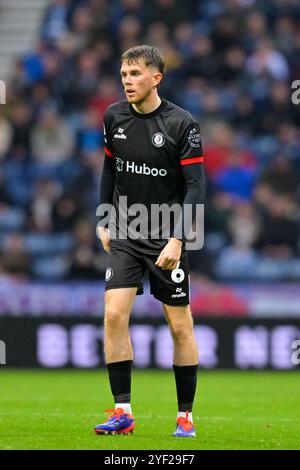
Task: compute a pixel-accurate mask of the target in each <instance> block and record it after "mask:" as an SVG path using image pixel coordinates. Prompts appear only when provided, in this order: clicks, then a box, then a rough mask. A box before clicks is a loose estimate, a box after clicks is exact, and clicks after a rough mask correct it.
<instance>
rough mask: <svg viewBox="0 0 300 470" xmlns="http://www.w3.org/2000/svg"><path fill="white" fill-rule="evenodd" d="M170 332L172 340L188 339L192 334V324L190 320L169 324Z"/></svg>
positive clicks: (181, 340) (183, 340)
mask: <svg viewBox="0 0 300 470" xmlns="http://www.w3.org/2000/svg"><path fill="white" fill-rule="evenodd" d="M171 333H172V337H173V339H174V341H176V342H185V341H190V340H191V338H192V336H193V324H192V322H190V321H187V322H185V323H182V322H178V323H173V324H171Z"/></svg>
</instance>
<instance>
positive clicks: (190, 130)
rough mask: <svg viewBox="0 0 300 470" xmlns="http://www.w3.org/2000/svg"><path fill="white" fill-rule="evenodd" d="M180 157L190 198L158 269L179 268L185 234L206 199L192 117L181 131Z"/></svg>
mask: <svg viewBox="0 0 300 470" xmlns="http://www.w3.org/2000/svg"><path fill="white" fill-rule="evenodd" d="M180 136H181V137H180V142H179V157H180V164H181V168H182V172H183V175H184V178H185V182H186V195H185V198H184V201H183V204H182V210H181V217H180V219H179V220H178V222H177V224H176V226H175V228H174V231H173V233H172V234H171V238H170V240H169V241H168V243H167V244H166V246H165V247H164V249H163V250H162V251H161V253H160V255H159V257H158V258H157V260H156V263H155V264H156V266H158V267H160V268H162V269H163V270H171V269H175V268H176V267H177V264H178V261H179V259H180V257H181V250H182V243H183V241H184V240H185V234H189V233H190V230H191V229H192V225H193V222H194V221H195V217H196V208H197V205H198V204H202V203H203V201H204V196H205V175H204V169H203V161H204V160H203V151H202V144H201V136H200V128H199V124H198V123H197V122H196V121H194V120H193V119H192V118H191V119H190V120H189V121H188V122H186V123H185V124H184V126H183V130H182V131H181V132H180ZM188 205H191V208H192V218H190V219H189V218H188V217H186V208H187V206H188Z"/></svg>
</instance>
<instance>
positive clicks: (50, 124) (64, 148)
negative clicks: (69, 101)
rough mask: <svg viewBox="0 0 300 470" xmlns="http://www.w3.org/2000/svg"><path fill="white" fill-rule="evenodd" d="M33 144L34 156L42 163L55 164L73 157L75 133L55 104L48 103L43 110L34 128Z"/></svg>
mask: <svg viewBox="0 0 300 470" xmlns="http://www.w3.org/2000/svg"><path fill="white" fill-rule="evenodd" d="M31 144H32V154H33V157H34V158H35V159H36V161H37V162H40V163H45V164H49V165H54V164H58V163H61V162H64V161H65V160H67V159H69V158H71V157H72V153H73V151H74V144H75V141H74V135H73V133H72V131H71V129H70V127H69V126H68V124H67V122H66V121H64V120H63V118H62V117H61V116H59V114H58V112H57V109H56V107H55V105H48V106H46V107H45V108H44V109H43V110H42V111H41V115H40V118H39V121H38V122H37V124H36V125H35V127H34V128H33V130H32V141H31Z"/></svg>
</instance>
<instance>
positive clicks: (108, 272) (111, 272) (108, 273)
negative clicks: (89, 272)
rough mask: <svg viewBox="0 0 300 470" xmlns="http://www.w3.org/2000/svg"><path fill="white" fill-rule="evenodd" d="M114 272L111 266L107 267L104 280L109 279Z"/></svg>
mask: <svg viewBox="0 0 300 470" xmlns="http://www.w3.org/2000/svg"><path fill="white" fill-rule="evenodd" d="M113 275H114V272H113V270H112V268H107V270H106V273H105V280H106V281H110V279H111V278H112V277H113Z"/></svg>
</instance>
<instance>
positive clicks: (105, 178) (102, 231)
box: [97, 112, 116, 253]
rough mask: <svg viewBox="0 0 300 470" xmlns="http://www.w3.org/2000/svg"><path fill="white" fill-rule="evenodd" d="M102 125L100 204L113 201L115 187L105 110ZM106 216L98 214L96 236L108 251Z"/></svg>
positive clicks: (107, 118) (108, 235)
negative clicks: (102, 150)
mask: <svg viewBox="0 0 300 470" xmlns="http://www.w3.org/2000/svg"><path fill="white" fill-rule="evenodd" d="M103 127H104V142H105V146H104V164H103V169H102V175H101V182H100V205H101V204H110V205H111V206H112V203H113V194H114V189H115V180H116V160H115V158H114V155H113V153H112V146H111V142H110V116H109V113H108V112H106V113H105V114H104V118H103ZM106 221H107V216H103V217H101V216H100V220H99V223H98V224H97V233H98V237H99V238H100V240H101V243H102V246H103V249H104V250H105V251H106V252H107V253H109V249H110V233H109V229H108V224H107V222H106Z"/></svg>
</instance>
